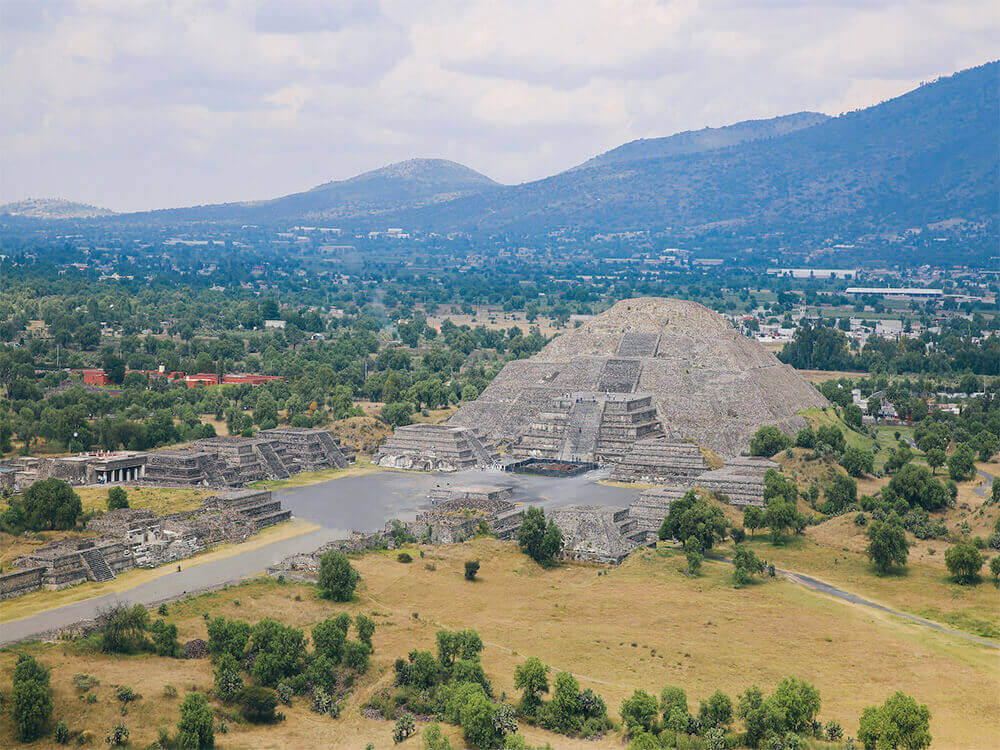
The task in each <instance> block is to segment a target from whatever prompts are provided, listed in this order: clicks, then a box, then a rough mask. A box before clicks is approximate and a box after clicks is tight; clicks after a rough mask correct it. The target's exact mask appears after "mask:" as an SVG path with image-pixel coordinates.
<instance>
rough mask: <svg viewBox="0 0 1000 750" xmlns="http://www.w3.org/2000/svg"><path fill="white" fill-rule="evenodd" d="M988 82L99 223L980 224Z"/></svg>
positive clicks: (394, 169) (993, 185)
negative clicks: (561, 167) (553, 160)
mask: <svg viewBox="0 0 1000 750" xmlns="http://www.w3.org/2000/svg"><path fill="white" fill-rule="evenodd" d="M998 73H1000V63H998V62H991V63H987V64H985V65H982V66H979V67H976V68H971V69H969V70H965V71H962V72H960V73H956V74H954V75H952V76H949V77H945V78H941V79H938V80H936V81H933V82H931V83H927V84H924V85H921V86H920V87H918V88H916V89H914V90H913V91H910V92H909V93H906V94H904V95H902V96H899V97H897V98H894V99H890V100H888V101H885V102H882V103H880V104H877V105H875V106H872V107H868V108H865V109H861V110H857V111H854V112H849V113H846V114H843V115H840V116H838V117H829V116H827V115H823V114H820V113H816V112H799V113H796V114H791V115H786V116H784V117H776V118H773V119H767V120H751V121H747V122H741V123H737V124H734V125H730V126H727V127H722V128H705V129H703V130H697V131H688V132H684V133H678V134H676V135H672V136H669V137H665V138H652V139H642V140H637V141H632V142H630V143H626V144H624V145H622V146H619V147H617V148H615V149H612V150H610V151H608V152H606V153H604V154H600V155H598V156H595V157H594V158H592V159H589V160H587V161H585V162H583V163H582V164H580V165H578V166H576V167H573V168H571V169H569V170H567V171H565V172H562V173H560V174H557V175H554V176H552V177H548V178H545V179H541V180H537V181H533V182H528V183H523V184H520V185H500V184H499V183H497V182H494V181H493V180H491V179H490V178H489V177H486V176H485V175H482V174H480V173H478V172H476V171H474V170H472V169H470V168H468V167H465V166H463V165H461V164H457V163H455V162H451V161H445V160H442V159H413V160H410V161H405V162H401V163H398V164H393V165H390V166H387V167H383V168H382V169H377V170H374V171H371V172H366V173H364V174H361V175H358V176H357V177H353V178H351V179H347V180H341V181H335V182H329V183H326V184H324V185H319V186H317V187H315V188H313V189H311V190H307V191H304V192H301V193H296V194H293V195H288V196H284V197H280V198H275V199H273V200H265V201H256V202H248V203H227V204H218V205H210V206H195V207H190V208H181V209H166V210H161V211H152V212H144V213H136V214H121V215H117V216H114V217H111V218H109V219H103V220H106V221H116V222H117V221H126V222H131V221H135V222H144V221H153V222H174V221H177V222H199V221H209V222H251V223H267V222H274V221H282V220H290V219H308V220H313V221H316V220H327V221H337V222H338V223H343V224H345V225H349V226H353V227H356V228H359V229H363V228H378V227H386V226H402V227H407V228H414V229H423V230H427V231H440V232H443V231H454V230H464V231H468V232H473V233H477V232H479V233H497V232H510V233H516V234H523V235H532V234H541V233H546V232H551V231H553V230H558V229H563V228H581V229H584V230H588V231H591V230H592V231H594V232H601V231H624V230H633V229H670V230H674V231H683V232H691V233H694V234H698V233H704V232H713V231H714V232H718V231H725V232H733V233H737V234H743V233H757V234H759V233H761V232H764V233H766V232H774V231H777V232H793V233H796V234H798V235H799V236H808V235H815V236H829V234H830V232H831V229H833V230H834V231H836V232H839V233H841V234H845V233H846V234H850V233H854V234H864V233H871V232H879V233H885V232H892V231H900V230H903V229H906V228H909V227H917V226H926V225H928V224H933V223H936V222H945V221H947V222H949V223H951V224H953V225H954V224H955V223H956V222H957V223H958V224H962V223H963V222H969V223H972V224H977V223H982V222H984V221H991V220H995V219H996V217H997V214H998V207H997V195H998V188H1000V183H998V172H1000V116H998V85H997V83H998ZM2 212H3V209H0V213H2Z"/></svg>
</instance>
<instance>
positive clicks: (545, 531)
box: [517, 507, 562, 568]
mask: <svg viewBox="0 0 1000 750" xmlns="http://www.w3.org/2000/svg"><path fill="white" fill-rule="evenodd" d="M517 542H518V545H519V546H520V547H521V551H522V552H524V553H525V554H526V555H528V557H530V558H531V559H532V560H534V561H535V562H536V563H538V564H539V565H541V566H542V567H543V568H547V567H551V566H552V565H553V564H554V563H555V558H556V555H558V554H559V551H560V550H561V549H562V532H561V531H560V530H559V527H558V526H556V525H555V523H554V522H553V521H549V522H548V523H547V524H546V522H545V511H544V510H542V509H541V508H536V507H531V508H528V510H526V511H525V513H524V520H523V521H522V522H521V528H520V529H518V532H517Z"/></svg>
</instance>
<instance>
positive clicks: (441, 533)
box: [386, 485, 524, 544]
mask: <svg viewBox="0 0 1000 750" xmlns="http://www.w3.org/2000/svg"><path fill="white" fill-rule="evenodd" d="M512 494H513V490H512V489H511V488H510V487H494V486H489V485H473V486H458V487H444V488H436V489H434V490H431V492H430V493H429V494H428V497H429V498H430V501H431V502H432V503H433V506H432V508H431V509H430V510H428V511H424V512H423V513H418V514H417V517H416V519H414V520H413V521H390V522H389V523H388V524H386V531H387V532H391V530H392V527H393V525H394V524H397V523H398V524H401V525H402V526H403V528H404V529H406V531H407V532H408V533H410V534H411V535H412V536H414V537H416V538H417V539H419V540H420V541H424V542H428V543H430V544H453V543H455V542H461V541H464V540H466V539H469V538H470V537H472V536H474V535H475V534H476V532H477V531H478V529H479V525H480V523H485V524H486V527H487V528H488V529H489V531H490V533H491V534H493V535H494V536H496V537H497V538H498V539H513V538H514V536H516V534H517V530H518V529H519V528H520V527H521V519H522V516H523V515H524V511H523V509H521V508H519V507H518V506H516V505H515V504H514V503H512V502H511V501H510V498H511V496H512Z"/></svg>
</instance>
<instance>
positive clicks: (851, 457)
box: [840, 447, 875, 477]
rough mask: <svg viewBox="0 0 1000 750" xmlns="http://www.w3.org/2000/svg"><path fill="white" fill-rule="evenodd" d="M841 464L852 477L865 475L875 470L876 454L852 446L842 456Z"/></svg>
mask: <svg viewBox="0 0 1000 750" xmlns="http://www.w3.org/2000/svg"><path fill="white" fill-rule="evenodd" d="M840 465H841V466H843V467H844V470H845V471H846V472H847V473H848V474H850V475H851V476H852V477H863V476H864V475H865V474H871V473H872V472H873V471H874V470H875V456H873V455H872V452H871V451H866V450H864V449H863V448H857V447H851V448H848V449H847V450H845V451H844V455H842V456H841V457H840Z"/></svg>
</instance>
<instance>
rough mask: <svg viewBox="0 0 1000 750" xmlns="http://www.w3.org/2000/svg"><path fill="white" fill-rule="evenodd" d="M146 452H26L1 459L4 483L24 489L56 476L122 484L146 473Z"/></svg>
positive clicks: (70, 480) (71, 480) (72, 481)
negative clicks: (65, 454)
mask: <svg viewBox="0 0 1000 750" xmlns="http://www.w3.org/2000/svg"><path fill="white" fill-rule="evenodd" d="M146 461H147V459H146V454H145V453H139V452H134V451H113V452H104V451H99V452H97V453H81V454H79V455H76V456H25V457H18V458H12V459H9V460H7V461H4V462H2V465H0V471H3V473H4V477H5V480H4V484H5V485H8V486H10V487H11V488H12V489H14V490H18V491H19V490H22V489H24V488H26V487H29V486H31V485H32V484H34V483H35V482H37V481H39V480H42V479H49V478H52V477H55V478H56V479H61V480H62V481H64V482H68V483H69V484H74V485H80V484H119V483H126V482H138V481H141V480H142V479H144V478H145V476H146Z"/></svg>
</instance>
